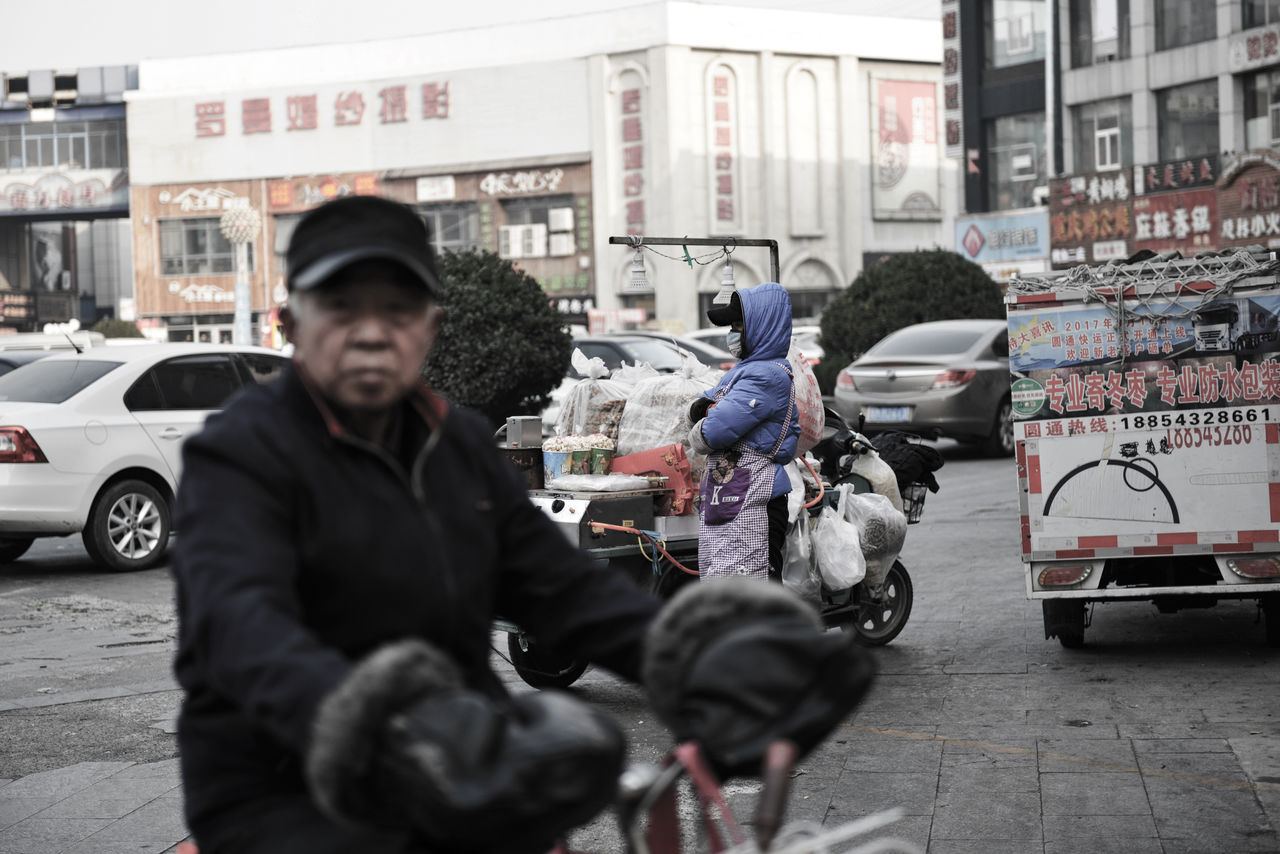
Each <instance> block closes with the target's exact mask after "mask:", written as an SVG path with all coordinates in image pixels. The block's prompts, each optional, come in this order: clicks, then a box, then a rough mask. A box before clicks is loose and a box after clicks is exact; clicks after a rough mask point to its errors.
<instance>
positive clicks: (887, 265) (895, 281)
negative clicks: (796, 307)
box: [818, 249, 1004, 392]
mask: <svg viewBox="0 0 1280 854" xmlns="http://www.w3.org/2000/svg"><path fill="white" fill-rule="evenodd" d="M962 317H1004V300H1003V297H1002V295H1001V292H1000V286H999V285H997V284H996V283H995V282H994V281H993V280H992V279H991V277H990V276H988V275H987V274H986V272H985V271H984V270H983V269H982V268H981V267H979V266H978V265H977V264H974V263H973V262H972V261H966V260H965V259H964V258H962V257H960V256H959V255H958V254H956V253H955V252H950V251H948V250H945V249H920V250H917V251H915V252H906V253H902V254H899V255H891V256H890V257H888V258H886V259H884V260H883V261H880V262H879V263H877V264H874V265H872V266H871V267H868V268H867V269H865V270H863V271H862V272H861V273H859V274H858V278H856V279H854V280H853V284H851V285H850V286H849V287H848V288H846V289H845V290H844V291H842V292H841V293H840V294H838V295H837V296H836V298H835V299H833V300H832V301H831V302H830V303H829V304H828V305H827V307H826V310H825V311H823V313H822V346H823V349H825V350H826V355H825V356H824V357H823V360H822V363H821V364H820V365H819V366H818V367H819V368H822V369H823V374H821V375H819V377H818V381H819V384H822V383H823V382H824V376H826V380H827V381H828V382H830V383H831V386H830V387H834V384H835V378H836V375H837V374H838V373H839V371H840V369H841V368H843V367H845V366H846V365H848V364H849V362H851V361H853V359H854V358H856V357H857V356H858V355H860V354H861V353H862V352H864V351H865V350H866V349H867V348H868V347H870V346H871V345H872V344H874V343H876V342H877V341H879V340H880V339H881V338H883V337H884V336H886V335H888V334H889V333H890V332H893V331H894V330H897V329H901V328H902V327H904V326H910V325H912V324H914V323H925V322H927V321H930V320H951V319H953V318H962ZM828 388H829V386H826V385H823V390H824V392H827V389H828Z"/></svg>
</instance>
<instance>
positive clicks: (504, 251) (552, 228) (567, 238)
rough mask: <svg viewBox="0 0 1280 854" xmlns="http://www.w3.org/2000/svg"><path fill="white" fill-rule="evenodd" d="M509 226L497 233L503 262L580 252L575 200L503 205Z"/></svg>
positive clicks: (560, 198)
mask: <svg viewBox="0 0 1280 854" xmlns="http://www.w3.org/2000/svg"><path fill="white" fill-rule="evenodd" d="M502 210H503V214H504V215H505V218H506V221H507V224H506V225H504V226H502V227H500V228H499V229H498V255H499V256H500V257H502V258H545V257H547V256H548V255H550V256H552V257H556V258H558V257H563V256H566V255H572V254H574V253H575V252H576V251H577V244H576V242H575V240H574V229H575V228H576V226H575V222H574V221H575V215H574V208H573V196H541V197H539V198H536V199H510V200H504V201H503V202H502Z"/></svg>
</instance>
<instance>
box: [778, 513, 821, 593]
mask: <svg viewBox="0 0 1280 854" xmlns="http://www.w3.org/2000/svg"><path fill="white" fill-rule="evenodd" d="M782 584H783V586H784V587H786V588H787V589H788V590H790V591H791V592H793V593H795V594H796V595H797V596H799V597H800V598H801V599H804V600H805V601H807V602H809V603H811V604H813V605H815V606H819V607H821V605H822V578H821V577H820V576H819V575H818V568H817V567H816V566H814V562H813V543H812V541H811V539H810V535H809V514H807V513H804V514H801V516H800V518H798V519H796V521H795V522H794V523H793V524H792V525H791V527H790V528H789V529H788V530H787V539H786V542H785V543H784V545H783V551H782Z"/></svg>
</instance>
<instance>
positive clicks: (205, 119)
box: [196, 101, 227, 137]
mask: <svg viewBox="0 0 1280 854" xmlns="http://www.w3.org/2000/svg"><path fill="white" fill-rule="evenodd" d="M226 133H227V102H226V101H206V102H205V103H203V104H196V136H197V137H205V136H226Z"/></svg>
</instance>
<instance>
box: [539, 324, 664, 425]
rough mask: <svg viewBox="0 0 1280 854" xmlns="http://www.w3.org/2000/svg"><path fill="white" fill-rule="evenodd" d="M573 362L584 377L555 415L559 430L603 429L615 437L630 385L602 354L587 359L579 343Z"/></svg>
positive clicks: (572, 358) (571, 390)
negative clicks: (612, 372) (612, 371)
mask: <svg viewBox="0 0 1280 854" xmlns="http://www.w3.org/2000/svg"><path fill="white" fill-rule="evenodd" d="M570 362H571V363H572V365H573V369H574V370H575V371H577V372H578V373H580V374H582V376H583V377H584V379H581V380H579V381H578V384H577V385H575V386H574V387H573V388H572V389H570V390H569V393H568V394H567V395H566V396H565V399H564V403H563V404H562V405H561V407H560V416H559V417H558V418H557V419H556V434H557V435H560V436H585V435H589V434H591V433H603V434H604V435H606V436H608V437H609V438H610V439H613V440H615V441H616V440H617V438H618V425H619V424H621V423H622V412H623V410H624V409H625V408H626V405H627V394H628V393H629V392H630V391H631V385H630V384H628V383H627V382H626V381H625V380H619V379H615V378H612V377H610V376H609V369H608V368H607V367H605V364H604V360H603V359H601V358H600V357H599V356H597V357H595V358H594V359H588V358H587V357H586V355H585V354H584V353H583V352H582V351H581V350H580V349H578V348H576V347H575V348H574V350H573V356H572V357H571V358H570ZM650 370H651V371H652V369H650ZM615 373H618V372H617V371H615ZM653 373H656V372H653Z"/></svg>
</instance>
